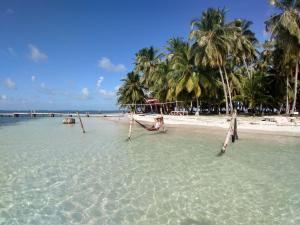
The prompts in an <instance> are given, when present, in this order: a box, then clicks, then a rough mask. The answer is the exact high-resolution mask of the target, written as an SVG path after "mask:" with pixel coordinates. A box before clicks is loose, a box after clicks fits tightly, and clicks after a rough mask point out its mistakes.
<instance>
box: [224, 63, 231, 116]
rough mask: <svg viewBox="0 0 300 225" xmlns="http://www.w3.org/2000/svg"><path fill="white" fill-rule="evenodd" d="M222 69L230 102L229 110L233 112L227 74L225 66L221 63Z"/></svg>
mask: <svg viewBox="0 0 300 225" xmlns="http://www.w3.org/2000/svg"><path fill="white" fill-rule="evenodd" d="M223 69H224V73H225V79H226V85H227V89H228V96H229V103H230V112H233V104H232V97H231V88H230V86H229V81H228V76H227V72H226V68H225V66H224V65H223Z"/></svg>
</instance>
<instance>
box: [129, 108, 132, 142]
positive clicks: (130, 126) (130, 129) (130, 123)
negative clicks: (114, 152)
mask: <svg viewBox="0 0 300 225" xmlns="http://www.w3.org/2000/svg"><path fill="white" fill-rule="evenodd" d="M132 124H133V113H132V112H131V119H130V122H129V131H128V140H131V133H132Z"/></svg>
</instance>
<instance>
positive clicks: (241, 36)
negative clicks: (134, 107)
mask: <svg viewBox="0 0 300 225" xmlns="http://www.w3.org/2000/svg"><path fill="white" fill-rule="evenodd" d="M270 4H271V5H273V6H274V7H276V12H277V13H276V14H274V15H272V16H271V17H270V18H269V19H268V20H267V21H266V22H265V24H266V31H267V32H269V33H270V39H269V40H266V41H265V43H262V44H260V43H258V41H257V39H256V38H255V34H254V33H253V32H252V31H251V29H250V28H251V25H252V23H251V22H250V21H246V20H243V19H236V20H234V21H229V22H228V21H226V10H224V9H214V8H209V9H207V10H206V11H204V12H203V13H202V15H201V16H200V18H199V19H196V20H194V21H192V22H191V31H190V34H189V38H188V41H185V40H184V39H181V38H171V39H170V40H168V41H167V43H166V46H165V47H164V48H163V50H162V51H158V50H157V49H154V48H153V47H150V48H143V49H141V50H140V51H139V52H138V53H137V54H136V57H135V68H134V71H132V72H130V73H128V75H127V78H125V79H123V80H122V81H123V82H124V83H123V84H122V86H121V88H120V89H119V91H118V104H119V105H120V106H121V107H124V106H125V105H126V104H132V103H135V104H141V103H144V101H145V98H150V97H154V98H157V99H159V100H160V101H161V102H166V101H183V102H185V105H186V106H188V105H189V104H190V102H191V101H192V102H194V103H196V106H197V108H198V107H199V102H201V103H202V104H205V105H206V107H210V108H217V109H220V107H224V108H225V109H226V113H227V114H228V113H230V112H232V110H233V109H234V108H236V107H237V106H238V108H239V109H243V110H245V109H246V110H250V111H252V112H253V113H256V112H262V111H263V109H266V108H269V109H272V110H273V109H277V111H279V112H285V113H286V114H290V113H294V112H295V111H296V107H297V106H299V100H298V102H297V99H299V98H297V95H298V89H299V87H298V73H299V61H300V0H272V1H270Z"/></svg>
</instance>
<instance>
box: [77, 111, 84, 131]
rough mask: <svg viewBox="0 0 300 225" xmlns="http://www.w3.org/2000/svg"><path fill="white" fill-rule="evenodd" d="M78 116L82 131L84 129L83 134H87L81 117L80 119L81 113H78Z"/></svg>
mask: <svg viewBox="0 0 300 225" xmlns="http://www.w3.org/2000/svg"><path fill="white" fill-rule="evenodd" d="M77 116H78V119H79V122H80V126H81V129H82V133H85V130H84V127H83V123H82V121H81V117H80V114H79V112H77Z"/></svg>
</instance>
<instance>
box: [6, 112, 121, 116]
mask: <svg viewBox="0 0 300 225" xmlns="http://www.w3.org/2000/svg"><path fill="white" fill-rule="evenodd" d="M79 115H80V116H81V117H121V116H124V115H121V114H120V115H108V114H95V113H92V114H89V113H80V114H79ZM66 116H68V117H76V116H78V114H77V113H76V112H70V113H59V112H8V113H0V117H66Z"/></svg>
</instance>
